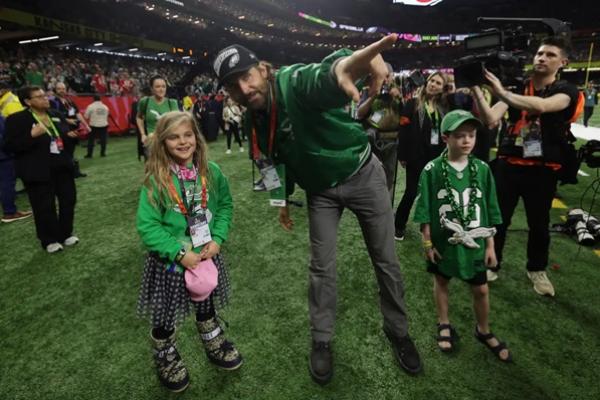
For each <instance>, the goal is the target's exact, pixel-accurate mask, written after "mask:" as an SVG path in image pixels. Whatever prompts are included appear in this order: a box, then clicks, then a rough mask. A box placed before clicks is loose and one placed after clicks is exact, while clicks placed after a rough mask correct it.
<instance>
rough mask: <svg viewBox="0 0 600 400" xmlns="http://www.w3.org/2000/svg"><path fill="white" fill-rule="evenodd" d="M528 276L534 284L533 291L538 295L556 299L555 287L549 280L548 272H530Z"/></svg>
mask: <svg viewBox="0 0 600 400" xmlns="http://www.w3.org/2000/svg"><path fill="white" fill-rule="evenodd" d="M527 276H528V277H529V279H530V280H531V282H533V290H535V292H536V293H537V294H539V295H542V296H546V295H548V296H552V297H554V286H552V282H550V279H548V276H547V275H546V271H532V272H529V271H528V272H527Z"/></svg>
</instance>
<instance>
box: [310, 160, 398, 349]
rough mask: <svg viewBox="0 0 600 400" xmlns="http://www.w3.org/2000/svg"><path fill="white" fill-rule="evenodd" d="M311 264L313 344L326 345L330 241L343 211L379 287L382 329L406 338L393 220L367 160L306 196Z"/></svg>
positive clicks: (332, 307) (330, 313)
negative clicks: (355, 227) (356, 228)
mask: <svg viewBox="0 0 600 400" xmlns="http://www.w3.org/2000/svg"><path fill="white" fill-rule="evenodd" d="M307 198H308V213H309V225H310V249H311V261H310V272H309V293H308V307H309V313H310V323H311V333H312V338H313V340H316V341H325V342H327V341H330V340H331V339H332V337H333V332H334V324H335V311H336V297H337V291H336V260H335V259H336V240H337V230H338V224H339V221H340V218H341V216H342V212H343V211H344V208H349V209H350V210H351V211H352V212H353V213H354V214H355V215H356V216H357V218H358V222H359V223H360V227H361V229H362V232H363V237H364V239H365V243H366V245H367V249H368V251H369V256H370V257H371V261H372V263H373V267H374V268H375V276H376V278H377V283H378V285H379V298H380V308H381V313H382V314H383V320H384V321H383V323H384V326H385V327H386V328H387V329H388V330H389V331H391V332H393V333H394V334H395V335H396V336H398V337H404V336H406V335H407V334H408V321H407V318H406V306H405V304H404V285H403V283H402V276H401V274H400V263H399V262H398V257H397V255H396V249H395V244H394V216H393V212H392V204H391V202H390V197H389V195H388V191H387V186H386V177H385V173H384V171H383V167H382V166H381V162H379V160H378V159H377V158H376V157H375V156H373V157H372V158H371V160H370V161H369V162H368V163H367V164H366V165H365V166H363V168H361V170H360V171H358V172H357V173H356V174H355V175H353V176H352V177H350V178H348V179H347V180H346V181H345V182H343V183H340V184H339V185H337V186H335V187H332V188H329V189H326V190H324V191H322V192H320V193H317V194H308V195H307Z"/></svg>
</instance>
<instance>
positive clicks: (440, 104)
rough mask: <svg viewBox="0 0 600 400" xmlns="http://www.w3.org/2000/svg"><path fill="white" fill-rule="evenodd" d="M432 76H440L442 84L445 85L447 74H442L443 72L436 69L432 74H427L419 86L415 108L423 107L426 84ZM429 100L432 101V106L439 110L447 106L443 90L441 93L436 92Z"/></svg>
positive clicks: (425, 99)
mask: <svg viewBox="0 0 600 400" xmlns="http://www.w3.org/2000/svg"><path fill="white" fill-rule="evenodd" d="M434 76H439V77H440V78H442V82H443V83H444V84H443V86H446V85H447V84H448V75H446V74H444V73H443V72H440V71H436V72H434V73H433V74H431V75H429V76H428V77H427V81H426V82H425V84H424V85H423V86H421V87H420V88H419V93H418V95H417V108H419V109H423V107H425V103H426V102H427V98H426V96H427V90H426V88H427V84H428V83H429V81H430V80H431V79H432V78H433V77H434ZM431 101H432V102H433V104H434V106H435V107H436V108H437V109H439V110H440V111H442V110H444V109H445V108H446V106H447V105H446V104H445V102H444V91H443V90H442V92H441V93H438V94H436V95H435V96H433V97H432V99H431Z"/></svg>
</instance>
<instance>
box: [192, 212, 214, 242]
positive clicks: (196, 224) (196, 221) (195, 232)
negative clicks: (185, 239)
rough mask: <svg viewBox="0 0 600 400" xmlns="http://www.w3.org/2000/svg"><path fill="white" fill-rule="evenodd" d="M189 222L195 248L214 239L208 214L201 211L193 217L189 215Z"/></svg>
mask: <svg viewBox="0 0 600 400" xmlns="http://www.w3.org/2000/svg"><path fill="white" fill-rule="evenodd" d="M187 223H188V227H189V230H190V237H191V238H192V246H194V248H196V247H200V246H202V245H205V244H206V243H208V242H210V241H211V240H212V236H211V235H210V229H209V228H208V219H207V218H206V214H204V213H201V214H198V215H195V216H193V217H187Z"/></svg>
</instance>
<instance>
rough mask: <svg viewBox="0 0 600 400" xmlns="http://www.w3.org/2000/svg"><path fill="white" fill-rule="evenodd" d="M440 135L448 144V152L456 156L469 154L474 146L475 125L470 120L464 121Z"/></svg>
mask: <svg viewBox="0 0 600 400" xmlns="http://www.w3.org/2000/svg"><path fill="white" fill-rule="evenodd" d="M442 137H443V139H444V142H446V145H447V146H448V152H450V153H451V154H453V155H456V156H464V155H469V154H471V152H472V151H473V147H475V138H476V137H477V127H476V126H475V125H474V124H473V123H471V122H465V123H463V124H461V125H460V126H459V127H458V128H456V129H455V130H454V131H452V132H448V133H446V134H444V135H443V136H442Z"/></svg>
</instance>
